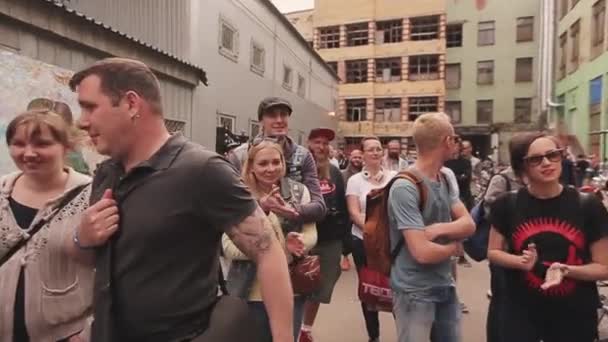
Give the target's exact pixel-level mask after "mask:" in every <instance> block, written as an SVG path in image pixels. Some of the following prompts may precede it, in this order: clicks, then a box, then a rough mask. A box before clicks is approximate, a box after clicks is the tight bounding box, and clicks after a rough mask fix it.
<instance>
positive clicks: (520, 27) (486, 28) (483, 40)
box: [446, 17, 534, 48]
mask: <svg viewBox="0 0 608 342" xmlns="http://www.w3.org/2000/svg"><path fill="white" fill-rule="evenodd" d="M462 25H463V24H462V23H454V24H448V25H447V29H446V46H447V47H448V48H452V47H461V46H462V41H463V33H462ZM516 26H517V31H516V32H517V33H516V37H515V40H516V41H517V42H518V43H521V42H531V41H533V40H534V17H520V18H517V21H516ZM495 43H496V22H495V21H493V20H492V21H480V22H479V23H478V24H477V46H488V45H494V44H495Z"/></svg>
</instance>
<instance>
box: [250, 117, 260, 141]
mask: <svg viewBox="0 0 608 342" xmlns="http://www.w3.org/2000/svg"><path fill="white" fill-rule="evenodd" d="M259 134H260V123H259V122H257V121H254V120H250V121H249V136H250V137H257V136H258V135H259Z"/></svg>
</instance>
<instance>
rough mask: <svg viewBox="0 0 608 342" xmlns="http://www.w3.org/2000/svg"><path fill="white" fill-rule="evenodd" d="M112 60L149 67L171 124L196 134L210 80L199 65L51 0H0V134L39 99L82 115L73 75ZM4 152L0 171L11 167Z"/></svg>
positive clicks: (2, 147) (1, 148) (176, 128)
mask: <svg viewBox="0 0 608 342" xmlns="http://www.w3.org/2000/svg"><path fill="white" fill-rule="evenodd" d="M110 56H122V57H131V58H137V59H140V60H141V61H143V62H145V63H146V64H148V65H149V66H150V67H151V68H152V69H153V70H154V72H155V73H156V75H157V76H158V78H159V81H160V84H161V92H162V97H163V101H164V108H165V116H166V119H167V120H166V123H167V126H168V127H169V129H170V130H172V131H182V132H184V134H185V135H187V136H192V126H191V125H190V124H189V123H190V122H191V118H192V116H193V115H194V113H195V112H194V109H193V103H194V100H195V93H196V92H197V89H198V88H203V87H199V85H200V84H201V81H202V82H206V76H205V72H204V71H203V70H202V69H201V68H200V67H198V66H196V65H194V64H192V63H189V62H186V61H185V60H184V59H182V58H179V57H177V56H175V55H174V54H172V53H170V52H167V51H165V50H163V49H162V48H159V47H157V46H155V45H150V44H148V43H144V42H143V41H141V40H139V39H136V38H133V37H132V36H130V35H127V34H125V33H123V32H122V31H120V30H116V29H111V28H109V27H108V26H106V25H103V24H102V23H100V22H99V21H95V20H93V19H92V18H90V17H87V16H86V15H83V14H81V13H80V12H78V11H75V10H73V9H69V8H67V7H65V6H64V5H62V3H61V2H57V1H51V0H23V1H11V0H0V77H1V78H2V82H1V84H0V132H4V129H5V128H6V125H7V124H8V122H9V121H10V120H11V119H12V118H13V117H14V116H15V115H16V114H18V113H20V112H23V111H24V110H25V109H26V107H27V104H28V102H29V101H30V100H32V99H34V98H37V97H46V98H52V99H53V100H58V101H62V102H65V103H67V104H68V105H69V106H70V107H71V109H72V111H73V112H74V114H75V116H76V117H78V115H79V112H80V111H79V110H78V103H77V102H76V94H75V93H73V92H72V91H71V90H70V89H69V88H68V85H67V83H68V81H69V79H70V77H71V75H72V74H73V72H74V71H76V70H79V69H82V68H84V67H85V66H87V65H90V64H92V63H93V62H94V61H96V60H99V59H102V58H105V57H110ZM5 149H6V145H5V144H1V147H0V155H2V156H4V157H3V158H0V171H2V173H4V172H6V171H8V169H10V168H11V167H12V162H10V161H7V160H8V159H7V156H8V154H7V153H3V152H4V150H5Z"/></svg>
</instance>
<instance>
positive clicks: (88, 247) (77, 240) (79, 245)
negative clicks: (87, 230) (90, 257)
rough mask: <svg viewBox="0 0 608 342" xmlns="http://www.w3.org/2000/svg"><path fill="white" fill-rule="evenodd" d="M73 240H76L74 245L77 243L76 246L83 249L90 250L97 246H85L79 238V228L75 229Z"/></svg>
mask: <svg viewBox="0 0 608 342" xmlns="http://www.w3.org/2000/svg"><path fill="white" fill-rule="evenodd" d="M72 241H74V245H76V247H78V248H79V249H82V250H90V249H93V248H95V247H94V246H83V245H81V244H80V240H79V239H78V228H76V229H75V230H74V236H73V238H72Z"/></svg>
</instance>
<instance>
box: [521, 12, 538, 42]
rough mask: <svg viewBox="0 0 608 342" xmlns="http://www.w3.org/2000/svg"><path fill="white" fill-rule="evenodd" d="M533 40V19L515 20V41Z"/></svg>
mask: <svg viewBox="0 0 608 342" xmlns="http://www.w3.org/2000/svg"><path fill="white" fill-rule="evenodd" d="M533 40H534V17H522V18H517V41H518V42H531V41H533Z"/></svg>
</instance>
